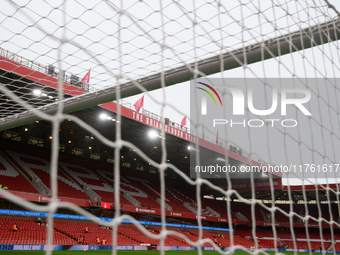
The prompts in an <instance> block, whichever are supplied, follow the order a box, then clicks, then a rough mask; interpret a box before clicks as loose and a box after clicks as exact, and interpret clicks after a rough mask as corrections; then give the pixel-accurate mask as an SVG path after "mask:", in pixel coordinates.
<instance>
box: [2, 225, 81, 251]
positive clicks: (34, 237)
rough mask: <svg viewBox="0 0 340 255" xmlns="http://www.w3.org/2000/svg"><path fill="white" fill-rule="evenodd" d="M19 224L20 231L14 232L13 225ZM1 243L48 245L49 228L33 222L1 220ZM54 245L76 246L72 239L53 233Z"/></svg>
mask: <svg viewBox="0 0 340 255" xmlns="http://www.w3.org/2000/svg"><path fill="white" fill-rule="evenodd" d="M14 223H17V225H18V227H19V230H18V231H17V232H13V230H12V227H13V224H14ZM0 228H1V231H0V243H2V244H46V240H47V239H46V235H47V227H46V226H45V225H38V224H37V223H36V222H34V221H33V220H22V219H0ZM53 244H63V245H74V244H76V242H75V241H74V240H72V239H71V238H69V237H67V236H66V235H63V234H61V233H58V232H56V231H53Z"/></svg>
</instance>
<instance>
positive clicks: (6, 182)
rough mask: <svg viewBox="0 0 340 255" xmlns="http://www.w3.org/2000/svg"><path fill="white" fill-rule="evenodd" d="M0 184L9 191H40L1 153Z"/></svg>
mask: <svg viewBox="0 0 340 255" xmlns="http://www.w3.org/2000/svg"><path fill="white" fill-rule="evenodd" d="M0 184H2V185H3V187H5V186H7V187H8V189H9V190H14V191H21V192H28V193H38V191H37V190H36V189H35V188H34V187H33V186H32V185H31V184H30V183H29V181H28V180H27V179H26V178H25V177H24V176H22V175H21V174H20V173H19V172H18V171H17V170H15V168H14V167H13V165H12V164H11V162H9V161H7V160H6V159H5V157H4V156H3V155H2V153H1V152H0Z"/></svg>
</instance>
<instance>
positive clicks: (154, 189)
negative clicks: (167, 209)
mask: <svg viewBox="0 0 340 255" xmlns="http://www.w3.org/2000/svg"><path fill="white" fill-rule="evenodd" d="M129 180H131V181H132V182H133V183H134V184H135V185H136V186H138V187H139V188H140V189H142V190H143V191H144V192H145V193H147V194H148V195H149V196H151V197H152V198H153V199H152V198H150V199H149V200H144V201H143V202H144V203H147V204H146V206H147V207H150V208H152V206H153V205H155V203H154V202H153V201H152V200H154V199H157V198H160V188H159V186H158V182H153V183H152V182H149V181H147V180H143V179H137V178H132V177H129ZM166 193H167V192H166ZM135 198H136V199H137V200H139V199H140V198H139V197H135ZM165 202H166V204H168V205H170V206H171V207H172V210H173V211H178V212H186V213H192V212H191V211H190V210H188V209H187V208H186V207H184V206H183V204H181V203H179V202H178V201H176V200H175V199H174V198H173V197H172V196H171V195H170V194H166V200H165ZM158 208H159V204H158Z"/></svg>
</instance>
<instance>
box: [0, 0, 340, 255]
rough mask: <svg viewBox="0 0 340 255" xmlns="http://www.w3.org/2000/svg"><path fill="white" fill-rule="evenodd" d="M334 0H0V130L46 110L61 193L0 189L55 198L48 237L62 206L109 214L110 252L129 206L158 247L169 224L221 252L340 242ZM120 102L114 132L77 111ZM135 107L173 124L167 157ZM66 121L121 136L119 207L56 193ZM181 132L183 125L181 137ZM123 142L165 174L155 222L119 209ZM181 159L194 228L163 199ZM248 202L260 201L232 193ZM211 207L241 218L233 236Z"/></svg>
mask: <svg viewBox="0 0 340 255" xmlns="http://www.w3.org/2000/svg"><path fill="white" fill-rule="evenodd" d="M337 4H338V3H336V1H334V3H333V2H331V1H328V0H320V1H307V0H305V1H293V0H285V1H266V2H264V1H246V0H235V1H228V2H225V1H200V0H199V1H170V0H169V1H168V0H167V1H147V0H140V1H136V0H128V1H120V2H116V1H104V0H95V1H89V2H86V3H85V2H83V1H81V2H80V1H23V2H21V1H9V0H8V1H7V0H6V1H3V3H2V8H1V10H0V24H1V26H0V34H1V35H2V43H1V48H0V57H1V60H0V71H1V74H0V82H1V86H0V92H1V95H0V97H1V101H0V106H1V107H0V130H1V134H2V138H5V136H6V135H9V134H13V133H10V132H6V131H11V130H12V129H13V128H16V127H20V126H23V125H24V124H28V123H34V122H36V121H41V120H43V121H46V122H47V123H49V125H50V127H51V129H50V131H49V135H50V137H51V151H50V191H51V194H50V196H51V201H50V203H48V204H46V205H36V204H35V203H33V202H30V201H28V200H25V199H22V198H19V197H17V196H15V195H13V194H12V193H11V192H8V191H5V190H2V189H0V195H1V196H2V197H4V198H6V199H8V200H10V201H13V202H15V203H16V204H18V205H20V206H22V207H23V208H26V209H27V210H31V211H39V212H47V213H49V214H48V215H49V216H48V224H49V226H50V227H49V228H48V234H47V235H48V238H47V244H48V245H52V240H53V224H54V221H55V219H54V218H53V217H52V214H53V213H55V212H57V210H58V208H67V209H70V210H71V211H72V212H73V213H76V214H80V215H83V216H86V217H89V218H90V219H91V220H93V221H94V222H95V223H97V224H99V225H102V226H107V227H110V228H112V230H113V231H112V242H113V245H112V253H113V254H115V253H116V247H117V246H116V244H117V229H118V226H119V225H120V224H121V222H122V221H123V220H130V221H132V222H133V224H135V225H136V226H137V228H138V229H139V230H140V231H141V232H142V233H143V235H145V237H148V238H152V239H155V240H160V247H159V249H160V251H161V254H164V251H165V249H167V248H165V247H167V246H166V245H165V240H166V238H167V236H170V235H171V236H175V237H176V238H177V239H179V240H183V241H184V242H185V243H186V245H183V246H188V247H189V246H190V247H195V248H196V249H197V250H198V252H199V253H201V248H202V247H206V246H210V247H213V248H214V249H216V250H218V251H219V252H220V253H221V254H222V253H223V252H225V251H224V250H229V251H230V252H231V253H233V252H234V251H235V250H237V249H242V250H245V251H249V248H252V250H255V252H258V251H259V250H260V249H262V248H267V249H275V251H278V249H279V248H281V247H283V246H284V247H285V248H287V247H289V248H291V249H295V251H297V250H298V249H304V250H309V252H312V251H313V250H316V249H315V246H318V247H319V250H323V251H325V250H332V251H333V252H334V254H335V252H336V247H337V242H336V239H337V238H336V235H337V233H338V227H339V223H338V220H339V216H340V210H339V209H340V208H339V188H338V185H337V180H338V174H337V172H338V167H339V162H340V160H339V157H340V156H339V154H338V153H337V152H338V151H339V149H340V131H339V130H340V119H339V114H340V108H339V107H340V106H339V102H338V99H339V98H340V92H339V82H340V80H339V79H338V78H339V77H340V69H339V66H340V65H339V60H340V56H339V41H338V38H339V36H340V23H339V12H338V10H339V6H338V5H337ZM54 81H57V82H54ZM142 93H143V94H142ZM142 98H143V99H144V102H142V101H141V99H142ZM112 102H114V104H115V105H116V108H115V109H114V110H113V111H114V112H115V119H110V120H114V129H113V130H114V132H115V133H114V135H113V136H111V137H110V138H108V137H107V136H105V135H104V134H102V133H101V130H102V129H101V128H100V127H99V126H98V125H96V124H94V123H89V122H87V121H86V120H85V118H83V116H82V115H79V114H76V113H77V112H78V111H80V110H83V109H87V108H91V107H95V106H100V107H103V108H105V107H106V104H109V103H112ZM127 108H129V109H130V110H131V109H132V110H133V111H135V112H136V113H135V114H134V115H133V116H137V115H138V116H139V114H141V116H142V115H143V116H145V118H150V119H152V121H155V123H156V121H157V123H158V122H159V123H161V124H160V125H159V126H156V127H155V130H157V132H158V133H157V134H156V136H157V137H158V138H166V139H160V144H159V148H158V149H160V150H161V154H160V157H159V158H158V160H154V158H153V156H152V152H150V151H145V150H144V149H143V148H140V147H141V146H143V144H141V143H140V142H138V141H137V140H136V141H134V140H133V139H132V138H131V139H130V138H129V139H127V138H126V137H127V136H126V134H125V136H124V135H123V133H124V132H127V133H128V136H129V132H130V131H131V129H128V128H127V126H124V121H125V120H126V118H125V117H126V115H124V114H125V112H126V110H125V109H127ZM106 109H108V108H106ZM111 110H112V109H111ZM93 118H94V117H93ZM138 118H139V117H138ZM169 119H170V120H169ZM65 121H72V122H74V123H76V125H77V126H79V129H81V130H84V131H86V132H87V133H89V134H91V135H93V137H94V138H95V139H96V140H98V141H99V143H100V144H101V146H102V147H105V148H111V149H113V150H112V151H113V155H112V160H111V163H112V174H113V176H114V183H112V187H114V192H113V194H114V201H115V203H114V217H113V218H114V219H113V220H112V221H110V222H108V221H103V220H101V219H100V218H97V217H94V215H93V214H91V213H90V212H89V211H88V210H84V209H83V208H81V207H79V206H77V205H75V204H72V203H69V202H63V201H59V200H58V196H57V195H58V188H59V187H58V181H57V176H58V171H59V166H58V164H59V163H58V159H59V153H60V151H61V150H63V148H64V147H63V146H64V145H63V144H62V143H61V142H60V141H61V139H64V138H63V137H61V132H60V130H61V128H62V125H63V123H64V122H65ZM93 121H95V120H93ZM96 121H97V120H96ZM136 121H140V119H138V120H137V119H136ZM140 122H142V121H140ZM148 124H149V126H152V124H150V123H148ZM170 130H171V131H170ZM131 136H132V135H131ZM175 136H177V137H180V138H181V139H182V140H180V141H179V140H174V139H172V138H171V137H175ZM183 136H184V137H186V138H185V139H183ZM11 137H13V135H11ZM187 137H190V138H188V139H187ZM52 138H53V139H52ZM94 138H93V139H94ZM125 138H126V139H125ZM91 139H92V136H91ZM12 140H14V138H13V139H12ZM182 141H185V142H186V143H187V142H190V143H191V144H190V146H189V150H190V164H182V163H183V160H184V159H177V161H176V162H177V163H172V160H169V158H170V156H171V155H169V150H170V149H169V148H172V147H179V148H182V147H181V146H182ZM35 143H39V141H38V140H37V141H35ZM125 149H128V150H131V151H133V152H135V153H136V155H138V157H139V158H141V159H142V161H143V162H144V163H145V164H146V165H148V166H150V167H152V169H155V170H156V172H157V176H159V184H158V186H159V189H160V190H159V194H160V197H159V198H158V199H159V203H160V215H161V216H160V221H161V223H162V224H161V229H160V231H159V233H155V232H151V231H149V230H148V229H147V228H146V227H145V226H144V225H142V224H141V223H139V222H137V221H136V219H135V218H134V217H132V216H131V215H132V214H127V213H124V211H122V210H121V203H120V202H119V201H120V183H121V180H122V179H121V178H122V177H124V175H123V174H121V172H120V169H121V166H122V160H123V158H124V154H123V151H124V150H125ZM103 151H104V150H101V151H98V152H97V154H95V153H93V155H94V156H93V157H96V155H98V157H100V153H103ZM173 151H174V150H172V152H173ZM186 153H187V152H185V153H184V154H185V155H186ZM176 157H181V158H183V153H181V152H180V151H179V150H178V152H177V154H176ZM186 158H187V156H186ZM186 158H185V159H186ZM131 160H132V161H133V160H134V158H131ZM125 163H127V164H128V163H129V162H125ZM169 172H171V173H174V176H177V178H180V179H181V182H182V181H183V182H185V183H186V184H187V185H188V186H190V187H193V189H192V190H191V191H190V192H194V194H186V195H187V196H188V197H191V196H193V197H194V198H195V199H194V202H193V207H194V208H193V209H192V210H193V211H195V213H196V217H195V218H196V219H197V220H196V221H195V224H194V225H196V226H198V232H197V234H195V235H193V236H195V238H190V236H189V235H187V234H185V233H184V232H183V231H175V230H173V229H171V228H169V227H168V226H167V224H166V223H167V217H166V215H167V212H169V211H170V212H172V211H175V210H174V208H171V206H170V207H169V204H168V202H167V201H168V200H167V197H168V196H170V194H171V193H169V190H173V189H176V187H173V186H172V187H171V185H170V184H169V185H170V186H169V185H168V184H166V179H167V178H168V175H169ZM339 172H340V170H339ZM281 183H282V186H281ZM204 197H210V198H214V200H211V199H210V200H209V202H207V199H206V198H204ZM217 198H218V199H220V200H222V202H221V201H218V200H216V199H217ZM137 200H138V199H137ZM177 200H178V201H180V199H179V198H178V197H177ZM178 201H177V202H178ZM223 201H224V202H223ZM182 202H183V203H185V201H184V200H182ZM221 203H223V205H222V207H223V208H224V209H225V216H222V215H221V214H220V213H219V212H217V211H218V209H216V208H215V207H214V204H215V205H216V204H218V206H216V207H217V208H221ZM238 206H239V207H240V208H241V207H242V206H247V207H242V208H248V209H249V210H248V209H243V210H244V211H241V209H240V210H237V209H235V207H238ZM209 210H210V213H211V214H214V215H220V217H219V218H220V219H223V220H222V221H221V222H219V223H218V224H219V226H220V227H224V228H228V229H229V231H228V232H226V233H224V237H223V239H228V242H227V243H228V245H227V246H228V247H222V246H221V245H219V242H218V241H217V242H216V241H215V240H214V238H211V237H209V235H208V234H207V230H204V229H203V227H206V226H208V227H209V226H211V225H213V223H212V222H209V221H207V220H205V219H206V216H207V215H209V214H207V212H209ZM246 211H247V212H246ZM171 215H172V214H171ZM260 219H261V220H260ZM282 221H283V223H282ZM259 222H261V223H259ZM216 224H217V223H216ZM240 225H241V227H240ZM264 226H267V228H264ZM297 228H298V230H296V229H297ZM265 231H270V232H271V234H270V235H267V236H266V235H265V234H264V232H265ZM211 233H213V232H210V234H211ZM221 240H222V239H221ZM51 247H52V246H51ZM249 252H250V251H249ZM263 252H265V250H263ZM51 253H52V251H51V249H47V250H46V254H51Z"/></svg>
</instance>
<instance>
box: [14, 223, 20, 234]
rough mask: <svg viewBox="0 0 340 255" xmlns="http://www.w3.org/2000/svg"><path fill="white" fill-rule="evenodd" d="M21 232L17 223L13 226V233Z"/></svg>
mask: <svg viewBox="0 0 340 255" xmlns="http://www.w3.org/2000/svg"><path fill="white" fill-rule="evenodd" d="M18 230H19V227H18V225H17V224H16V223H14V225H13V232H17V231H18Z"/></svg>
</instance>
